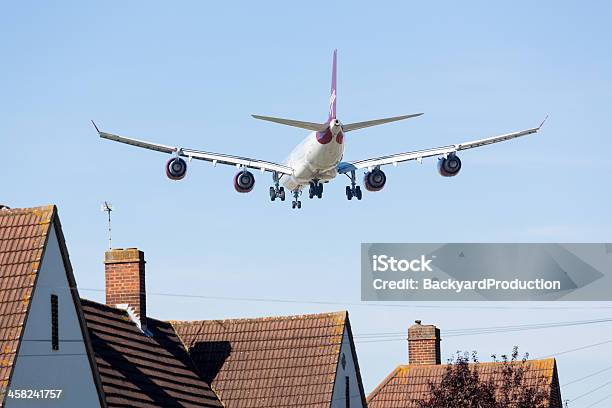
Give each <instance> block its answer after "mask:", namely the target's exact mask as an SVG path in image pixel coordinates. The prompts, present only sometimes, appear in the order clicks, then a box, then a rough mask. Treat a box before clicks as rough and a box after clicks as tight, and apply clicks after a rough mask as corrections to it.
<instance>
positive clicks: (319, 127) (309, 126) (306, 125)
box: [251, 115, 327, 132]
mask: <svg viewBox="0 0 612 408" xmlns="http://www.w3.org/2000/svg"><path fill="white" fill-rule="evenodd" d="M251 116H253V117H254V118H255V119H260V120H267V121H268V122H274V123H280V124H281V125H287V126H293V127H296V128H300V129H306V130H312V131H314V132H323V131H325V130H326V129H327V123H315V122H303V121H301V120H293V119H283V118H275V117H272V116H260V115H251Z"/></svg>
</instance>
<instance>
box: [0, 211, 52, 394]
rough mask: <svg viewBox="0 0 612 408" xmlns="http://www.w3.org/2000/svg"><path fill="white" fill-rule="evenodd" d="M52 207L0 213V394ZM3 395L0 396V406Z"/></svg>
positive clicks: (20, 330)
mask: <svg viewBox="0 0 612 408" xmlns="http://www.w3.org/2000/svg"><path fill="white" fill-rule="evenodd" d="M54 215H55V206H51V205H50V206H46V207H37V208H26V209H14V210H10V209H6V208H3V209H1V210H0V390H5V389H6V387H7V386H8V383H9V379H10V376H11V373H12V370H13V363H14V361H15V355H16V353H17V350H18V349H19V345H20V342H21V337H22V333H23V328H24V323H25V320H26V315H27V312H28V309H29V306H30V299H31V297H32V291H33V288H34V284H35V282H36V277H37V274H38V269H39V267H40V263H41V259H42V256H43V251H44V247H45V243H46V242H47V237H48V233H49V226H50V225H51V223H52V221H53V218H54ZM3 399H4V393H3V392H2V393H1V394H0V405H1V404H2V401H3Z"/></svg>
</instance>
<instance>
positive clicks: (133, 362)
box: [81, 299, 223, 407]
mask: <svg viewBox="0 0 612 408" xmlns="http://www.w3.org/2000/svg"><path fill="white" fill-rule="evenodd" d="M81 304H82V307H83V312H84V314H85V320H86V322H87V329H88V332H89V337H90V339H91V344H92V347H93V351H94V355H95V361H96V365H97V368H98V371H99V375H100V380H101V382H102V387H103V390H104V395H105V400H106V404H107V406H108V407H221V406H223V405H222V404H221V403H220V402H219V400H218V398H217V396H216V395H215V393H214V392H213V391H212V389H211V388H210V386H209V385H208V384H207V383H206V381H204V380H203V379H202V378H201V377H200V376H199V375H198V374H197V372H196V370H195V367H194V366H193V363H192V362H191V360H190V358H189V355H188V354H187V352H186V351H185V349H184V347H183V345H182V344H181V342H180V340H179V339H178V337H177V336H176V333H175V331H174V329H173V328H172V326H171V325H170V324H169V323H166V322H161V321H158V320H155V319H150V318H149V319H147V330H148V331H149V332H150V333H149V334H150V336H148V335H145V333H143V332H142V331H141V330H140V329H139V328H138V326H137V325H136V324H135V323H134V322H133V321H132V320H131V319H130V317H129V315H128V313H127V311H125V310H122V309H117V308H114V307H110V306H106V305H102V304H99V303H96V302H92V301H90V300H85V299H81Z"/></svg>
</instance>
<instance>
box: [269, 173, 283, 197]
mask: <svg viewBox="0 0 612 408" xmlns="http://www.w3.org/2000/svg"><path fill="white" fill-rule="evenodd" d="M272 180H273V181H274V186H272V187H270V200H272V201H274V200H276V199H277V198H280V200H281V201H285V188H284V187H280V182H279V177H278V173H276V172H274V173H272Z"/></svg>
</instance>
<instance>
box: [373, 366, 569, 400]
mask: <svg viewBox="0 0 612 408" xmlns="http://www.w3.org/2000/svg"><path fill="white" fill-rule="evenodd" d="M527 364H528V371H527V373H526V378H525V382H526V384H527V385H537V384H538V378H542V377H543V378H544V379H545V381H546V387H547V389H546V392H547V394H548V395H549V396H550V397H549V398H550V401H549V402H550V406H551V407H557V406H559V407H560V406H561V405H560V403H561V395H560V391H559V379H558V376H557V367H556V363H555V359H554V358H548V359H543V360H529V361H527ZM500 365H501V363H493V362H491V363H479V364H478V370H479V375H480V378H481V380H484V381H486V380H488V379H490V378H491V377H493V379H494V381H501V380H502V377H501V373H500V372H499V370H498V369H499V368H500ZM446 367H447V366H446V365H414V364H413V365H401V366H399V367H397V368H396V369H395V370H394V371H393V372H392V373H391V374H390V375H389V376H387V378H385V379H384V380H383V382H382V383H381V384H380V385H378V387H376V389H375V390H374V391H372V393H371V394H370V395H368V407H369V408H400V407H401V408H411V407H417V406H418V405H417V401H419V400H420V399H422V398H424V397H427V396H428V395H429V383H430V382H431V383H437V382H440V381H441V379H442V376H443V375H444V373H445V370H446Z"/></svg>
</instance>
